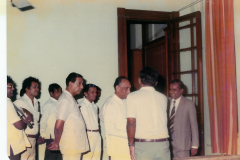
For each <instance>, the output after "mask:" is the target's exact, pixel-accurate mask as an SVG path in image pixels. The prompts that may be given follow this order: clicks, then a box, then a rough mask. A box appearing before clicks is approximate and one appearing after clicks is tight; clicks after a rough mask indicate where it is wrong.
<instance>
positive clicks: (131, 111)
mask: <svg viewBox="0 0 240 160" xmlns="http://www.w3.org/2000/svg"><path fill="white" fill-rule="evenodd" d="M157 78H158V73H157V71H156V70H155V69H153V68H151V67H145V68H143V69H142V70H141V71H140V74H139V78H138V83H139V85H140V87H141V88H140V89H139V90H138V91H135V92H132V93H130V94H129V95H128V97H127V100H126V103H127V134H128V142H129V149H130V155H131V159H132V160H136V159H137V160H154V159H159V160H170V151H169V142H168V137H169V136H168V129H167V97H166V96H165V95H163V94H161V93H159V92H157V91H155V89H154V86H155V85H156V84H157Z"/></svg>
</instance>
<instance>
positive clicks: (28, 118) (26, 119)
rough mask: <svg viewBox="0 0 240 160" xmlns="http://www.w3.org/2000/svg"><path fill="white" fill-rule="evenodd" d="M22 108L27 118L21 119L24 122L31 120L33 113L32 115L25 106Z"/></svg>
mask: <svg viewBox="0 0 240 160" xmlns="http://www.w3.org/2000/svg"><path fill="white" fill-rule="evenodd" d="M22 110H23V112H24V113H25V114H26V115H27V118H25V119H24V120H23V122H25V123H27V124H28V123H30V122H31V121H33V115H32V113H31V112H29V111H28V110H27V109H25V108H22Z"/></svg>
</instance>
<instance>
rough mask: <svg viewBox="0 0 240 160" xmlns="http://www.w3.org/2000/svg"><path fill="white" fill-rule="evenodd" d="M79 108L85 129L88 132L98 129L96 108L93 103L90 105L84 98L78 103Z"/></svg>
mask: <svg viewBox="0 0 240 160" xmlns="http://www.w3.org/2000/svg"><path fill="white" fill-rule="evenodd" d="M79 106H80V110H81V113H82V115H83V119H84V121H85V124H86V128H87V129H88V130H97V129H99V127H98V115H97V109H98V107H97V106H96V105H95V104H94V102H93V103H90V102H89V101H88V100H87V99H86V98H84V99H83V101H82V102H81V103H79Z"/></svg>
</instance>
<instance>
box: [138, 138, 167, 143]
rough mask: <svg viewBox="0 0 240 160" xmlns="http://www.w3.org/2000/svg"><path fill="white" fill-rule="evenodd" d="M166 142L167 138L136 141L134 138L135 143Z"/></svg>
mask: <svg viewBox="0 0 240 160" xmlns="http://www.w3.org/2000/svg"><path fill="white" fill-rule="evenodd" d="M164 141H168V138H162V139H137V138H135V142H164Z"/></svg>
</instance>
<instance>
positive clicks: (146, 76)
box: [138, 66, 158, 87]
mask: <svg viewBox="0 0 240 160" xmlns="http://www.w3.org/2000/svg"><path fill="white" fill-rule="evenodd" d="M157 78H158V72H157V71H156V70H155V69H154V68H152V67H149V66H147V67H144V68H143V69H142V70H141V71H140V73H139V80H138V83H139V84H140V86H152V87H154V86H156V85H157Z"/></svg>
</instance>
